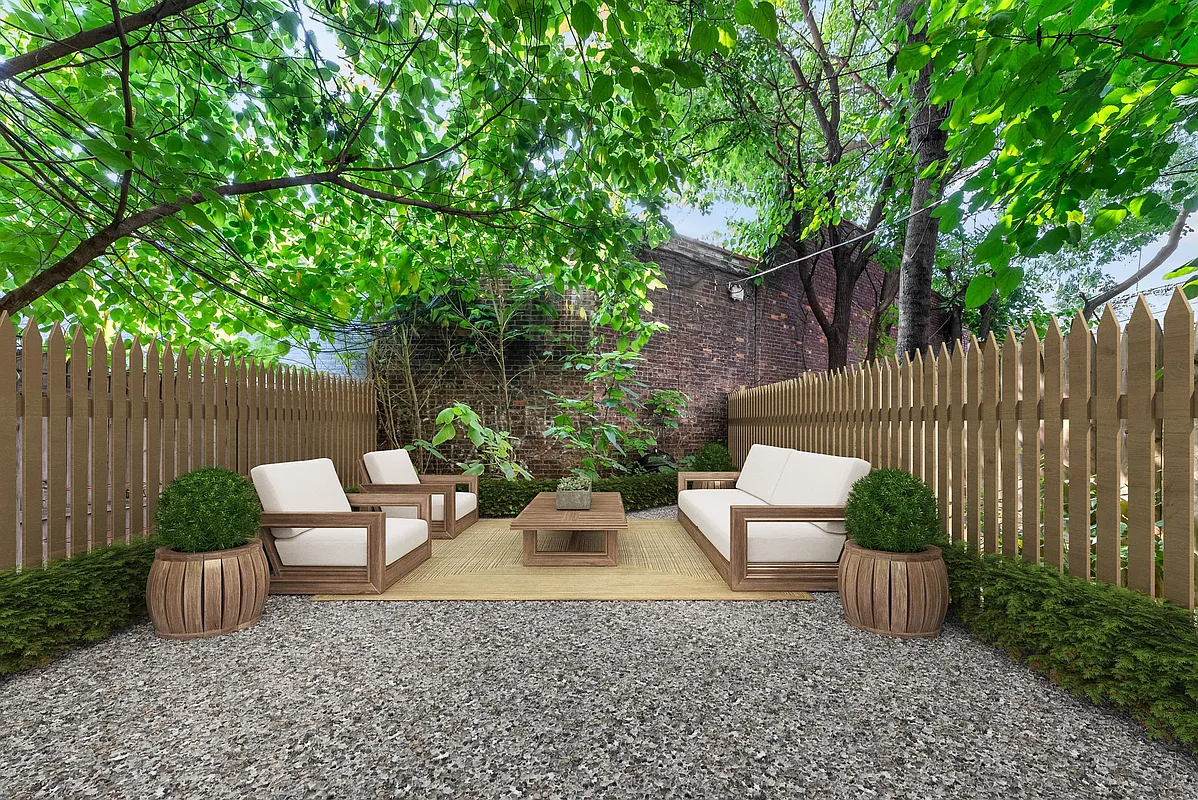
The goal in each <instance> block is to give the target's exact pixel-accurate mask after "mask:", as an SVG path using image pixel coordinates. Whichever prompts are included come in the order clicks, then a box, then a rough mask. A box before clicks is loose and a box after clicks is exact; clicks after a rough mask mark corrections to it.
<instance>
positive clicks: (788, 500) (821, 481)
mask: <svg viewBox="0 0 1198 800" xmlns="http://www.w3.org/2000/svg"><path fill="white" fill-rule="evenodd" d="M868 474H869V462H868V461H862V460H861V459H859V458H845V457H843V456H828V455H824V454H823V453H809V452H806V451H804V450H791V451H790V458H789V459H787V461H786V466H785V467H784V468H783V470H782V475H781V477H779V478H778V485H777V486H776V487H774V494H773V497H772V498H771V499H770V504H771V505H775V506H843V505H844V504H845V501H846V500H848V499H849V489H851V488H853V484H854V483H856V482H857V480H858V479H859V478H863V477H865V476H866V475H868ZM812 524H813V525H815V526H816V527H818V528H821V529H822V530H824V531H827V532H828V533H839V534H843V533H844V523H843V522H813V523H812Z"/></svg>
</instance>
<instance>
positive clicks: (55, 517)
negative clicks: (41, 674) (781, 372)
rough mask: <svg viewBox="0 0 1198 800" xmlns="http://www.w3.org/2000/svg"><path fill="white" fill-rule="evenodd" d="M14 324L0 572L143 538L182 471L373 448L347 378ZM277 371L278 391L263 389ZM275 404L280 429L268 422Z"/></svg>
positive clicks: (364, 409) (5, 338) (4, 343)
mask: <svg viewBox="0 0 1198 800" xmlns="http://www.w3.org/2000/svg"><path fill="white" fill-rule="evenodd" d="M22 322H23V323H24V324H25V327H24V329H23V330H22V331H20V332H18V331H17V329H16V326H15V325H14V324H13V322H12V321H11V320H10V318H9V317H8V316H7V315H2V314H0V454H4V456H5V457H7V458H8V459H9V464H8V465H7V466H3V465H0V569H12V568H19V569H32V568H40V567H42V566H43V565H44V564H46V563H48V562H49V561H53V560H57V559H61V558H69V557H71V556H74V555H78V554H80V553H84V552H86V551H87V550H89V549H91V548H94V547H101V546H104V545H105V544H109V543H111V542H116V541H121V542H126V541H130V540H132V539H134V538H139V537H142V536H144V535H146V534H148V533H150V532H152V530H153V527H154V513H155V510H156V505H157V499H158V495H159V493H160V491H161V490H162V488H163V487H164V486H165V485H166V484H167V483H169V482H170V481H171V480H173V479H174V478H175V477H176V476H177V475H179V474H181V473H183V472H186V471H188V470H189V469H194V468H197V467H200V466H210V465H217V466H227V467H229V468H233V469H236V470H237V471H238V472H240V473H242V474H248V472H249V469H250V468H251V467H253V466H255V465H256V464H259V463H264V461H263V458H262V457H263V456H264V455H266V454H268V453H269V454H271V455H272V456H277V457H278V459H279V460H282V459H283V458H285V457H291V458H296V457H307V458H317V457H328V458H330V459H332V460H333V461H334V463H335V464H336V465H337V469H338V473H339V474H340V475H341V478H342V480H343V481H344V482H345V485H346V486H347V487H348V486H352V485H354V484H356V483H358V482H359V476H358V475H357V466H356V465H357V458H358V456H360V455H361V454H362V453H364V452H366V451H368V450H373V449H374V448H375V446H376V436H377V417H376V412H375V408H376V406H375V405H374V394H373V392H372V391H370V390H369V389H368V387H367V386H366V382H364V381H361V380H358V379H356V378H349V377H346V376H329V375H326V374H323V373H317V372H312V371H310V370H297V369H296V368H294V367H283V366H280V365H267V364H262V363H261V362H258V361H255V360H252V359H250V360H245V359H226V358H225V357H224V356H223V355H221V354H217V353H210V352H205V351H203V350H201V349H194V350H188V349H180V350H178V351H177V352H178V358H177V360H176V359H175V356H174V352H175V351H172V349H171V347H170V346H163V347H162V348H161V350H160V349H159V345H158V343H156V342H153V341H151V342H150V343H149V345H148V346H147V347H145V348H144V349H143V347H142V344H141V343H140V341H139V340H138V339H136V338H132V339H126V338H124V337H122V336H120V335H118V336H116V337H115V338H114V339H113V340H112V342H111V346H109V344H108V343H107V342H106V341H105V338H104V336H102V335H97V336H94V337H92V338H91V341H90V344H89V338H88V336H87V335H86V332H85V331H84V330H83V329H82V328H81V327H79V326H76V327H75V329H74V331H73V332H72V334H71V337H70V345H69V350H68V345H67V338H66V335H65V331H64V330H63V329H62V328H61V327H59V326H55V327H52V328H50V330H49V335H48V336H47V337H46V338H45V340H43V335H42V332H41V329H40V328H39V327H38V325H37V324H36V321H35V320H32V319H25V320H22ZM281 376H286V377H287V381H288V382H287V384H286V393H285V396H280V395H279V394H275V393H274V392H276V391H277V390H278V387H279V386H280V385H281V384H273V385H271V386H270V388H269V389H268V388H267V386H268V384H269V383H270V380H271V379H273V378H280V377H281ZM846 390H847V384H846ZM779 397H781V395H779ZM276 401H281V402H276ZM284 405H285V406H286V407H287V408H289V409H290V412H289V416H288V417H287V419H288V420H289V421H290V423H291V424H290V425H288V426H286V427H284V426H282V425H278V426H274V425H273V424H272V423H273V422H275V421H281V418H280V417H279V416H278V414H277V411H278V409H279V408H280V407H281V406H284ZM796 408H797V405H796ZM783 429H784V426H782V425H779V426H778V427H777V428H776V432H781V431H782V430H783ZM832 433H833V426H831V425H830V426H829V428H828V434H829V436H831V435H832ZM287 454H290V455H287Z"/></svg>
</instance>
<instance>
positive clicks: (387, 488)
mask: <svg viewBox="0 0 1198 800" xmlns="http://www.w3.org/2000/svg"><path fill="white" fill-rule="evenodd" d="M358 470H359V471H360V472H361V473H362V486H361V489H362V491H364V492H403V491H405V490H408V489H413V488H415V489H416V491H417V492H427V491H429V489H426V488H421V487H440V488H439V489H432V490H431V493H432V494H439V495H441V496H442V498H444V499H443V503H444V505H443V506H442V508H443V511H444V513H442V515H441V516H442V517H444V519H442V520H439V521H436V522H432V521H430V522H429V528H428V529H429V535H430V536H431V537H432V538H434V539H452V538H454V537H455V536H457V535H458V534H459V533H461V532H462V531H464V530H466V529H467V528H469V527H470V526H471V525H473V524H474V523H476V522H478V508H479V502H480V501H481V499H482V498H480V497H479V496H478V476H477V475H418V476H416V477H418V478H419V479H420V483H418V484H416V483H371V482H370V471H369V470H368V469H366V459H364V458H362V457H361V456H359V457H358ZM463 485H464V486H466V491H468V492H472V493H473V494H474V501H475V502H474V510H473V511H471V512H470V513H469V514H467V515H466V516H464V517H462V518H461V519H456V517H457V494H456V492H457V490H458V487H459V486H463ZM392 505H395V504H394V503H392Z"/></svg>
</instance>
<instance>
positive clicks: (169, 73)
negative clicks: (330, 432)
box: [0, 0, 768, 350]
mask: <svg viewBox="0 0 1198 800" xmlns="http://www.w3.org/2000/svg"><path fill="white" fill-rule="evenodd" d="M191 5H193V4H191V3H187V4H183V3H179V4H168V6H167V7H164V9H165V11H164V14H163V17H162V19H161V20H160V21H158V22H156V23H155V25H154V28H153V29H154V35H153V36H146V35H144V34H143V35H131V36H129V37H127V41H128V47H129V50H130V53H129V55H130V58H129V60H128V62H127V63H128V64H129V68H128V70H127V71H126V70H124V69H122V61H123V60H122V59H121V58H120V57H118V55H119V53H120V51H121V48H120V46H119V44H118V41H117V36H116V34H115V33H114V32H113V30H112V29H113V28H114V26H113V24H112V22H113V19H112V16H113V9H112V7H111V5H110V4H109V3H108V2H106V0H81V2H75V3H66V2H62V0H48V1H47V2H36V3H35V2H33V0H14V2H13V3H10V4H7V5H6V10H5V11H4V12H3V14H0V74H2V75H3V79H0V94H3V95H4V98H5V102H4V103H3V104H0V106H2V110H0V117H3V123H4V125H5V128H6V129H11V130H19V131H21V137H20V143H19V144H17V143H16V141H17V140H15V139H13V138H11V137H9V138H8V139H6V140H5V142H3V143H0V250H2V251H3V252H4V254H5V257H4V258H3V259H2V260H0V295H2V294H4V293H5V292H7V291H9V290H11V289H13V288H15V287H18V286H21V285H25V284H27V282H28V281H30V280H31V279H32V278H34V277H35V276H37V275H40V274H42V273H43V272H44V271H45V270H46V269H47V268H50V267H52V266H53V265H55V264H58V263H60V262H62V263H64V264H67V265H68V266H69V265H70V264H73V263H74V262H73V261H71V260H70V259H68V261H66V262H64V261H63V259H64V258H66V257H67V256H70V255H72V254H74V255H76V256H79V261H80V262H81V263H82V264H83V265H84V268H83V270H82V271H80V272H77V273H74V274H73V275H66V276H65V277H66V278H67V280H66V281H65V282H63V283H61V284H58V285H57V286H55V287H54V288H52V289H51V290H50V291H49V292H48V293H46V294H45V295H44V296H43V297H41V299H39V300H38V301H37V302H36V303H35V304H34V307H33V308H32V309H31V311H30V313H31V314H32V315H33V316H36V317H37V318H38V319H39V320H42V319H44V320H56V319H62V318H63V317H71V318H73V319H78V320H80V321H82V322H84V323H85V324H89V325H100V324H104V325H108V326H112V327H117V328H121V329H124V330H127V331H134V332H139V333H155V334H161V335H163V336H164V337H169V338H171V339H172V340H174V341H178V342H184V343H185V342H189V341H195V340H200V341H209V340H213V339H215V340H217V341H218V342H219V343H220V344H221V345H222V346H223V347H227V348H228V349H230V350H236V349H245V348H249V347H254V346H259V347H262V346H267V345H263V344H262V343H261V342H259V343H257V344H256V345H255V343H254V342H253V340H252V339H251V336H250V335H254V334H258V333H260V334H262V335H263V336H264V337H266V339H267V341H269V340H272V339H278V338H281V337H286V336H288V335H295V334H299V335H301V337H302V338H303V339H305V340H306V339H307V334H308V331H309V330H315V331H316V332H317V334H318V335H319V336H320V337H321V338H325V339H331V338H332V337H333V335H334V334H335V333H336V332H337V331H338V330H340V329H343V328H344V327H346V326H347V325H348V324H349V323H350V322H351V321H354V322H357V321H362V320H368V321H374V320H378V319H385V318H386V316H387V314H388V312H389V310H390V308H391V307H392V305H393V304H394V302H395V300H396V299H397V298H400V297H405V296H416V297H420V298H421V299H422V300H427V299H428V298H429V297H431V296H435V295H437V294H438V293H439V292H440V291H441V290H442V289H443V288H444V287H445V286H446V285H447V284H446V281H447V280H454V279H455V276H456V275H457V271H458V270H459V268H461V269H463V270H464V271H465V273H466V274H465V275H463V276H462V277H461V283H465V282H466V281H467V280H468V277H467V276H468V273H469V265H463V264H461V263H460V255H461V253H462V251H463V243H464V242H465V241H466V240H467V239H469V238H471V237H473V238H476V239H490V240H492V241H493V242H500V241H502V242H503V243H504V244H505V245H507V246H508V247H509V248H510V251H511V252H528V253H531V254H532V255H533V257H534V260H535V261H536V263H537V264H538V266H539V267H540V269H541V270H542V272H543V275H544V277H545V279H546V280H547V281H548V282H550V283H551V284H553V285H554V286H555V287H556V288H557V289H558V290H559V291H564V290H566V289H569V290H576V291H580V292H581V291H587V292H593V293H594V294H595V295H596V296H598V297H599V298H601V302H600V307H599V309H598V310H597V317H598V319H599V324H602V325H607V326H611V327H613V328H616V329H619V330H620V332H621V333H622V334H626V335H629V336H631V337H633V338H635V337H637V336H639V335H640V330H641V323H642V320H641V319H640V316H641V313H642V311H643V310H645V309H646V308H647V307H648V303H647V299H646V296H647V293H648V292H649V291H650V289H651V286H652V284H653V283H654V281H655V280H656V275H657V272H656V269H655V268H654V267H651V266H649V265H647V264H644V263H641V262H639V261H637V260H636V259H635V258H634V257H633V254H632V251H631V250H630V245H637V244H639V243H640V242H641V241H642V233H648V234H649V236H650V238H653V237H656V236H658V235H660V231H661V228H660V224H659V221H658V220H659V217H658V212H659V211H660V208H661V207H662V205H663V200H662V196H663V194H664V193H665V192H666V191H669V190H672V189H673V188H674V187H676V186H678V185H679V183H680V182H681V181H682V179H683V176H684V174H685V172H686V167H687V165H686V162H685V160H684V157H683V155H682V154H681V153H678V152H677V147H676V146H675V144H676V139H677V138H678V137H680V136H682V135H684V130H685V126H684V125H683V124H682V120H683V117H682V116H681V115H679V114H678V113H677V112H676V111H675V109H674V104H673V103H666V102H663V100H664V99H665V98H666V97H667V96H669V97H674V96H678V95H685V94H687V93H688V92H689V89H687V88H686V87H687V86H691V87H693V86H695V85H699V84H701V83H702V82H703V70H702V68H701V67H700V65H699V64H698V62H697V61H696V60H695V58H694V57H693V56H692V54H690V53H688V52H685V51H686V39H687V35H688V31H689V27H690V26H689V23H687V24H683V22H684V21H683V20H672V19H667V18H666V17H664V16H659V17H657V18H651V10H650V9H645V8H643V7H641V6H639V5H630V4H628V3H626V2H624V0H619V2H615V3H613V4H609V5H608V6H607V7H606V11H607V12H608V13H602V12H600V11H598V10H597V8H598V6H597V4H593V3H587V2H580V3H577V4H573V6H571V4H569V3H566V4H547V3H483V4H473V3H466V4H463V3H451V2H446V0H428V1H427V2H425V1H424V0H421V1H420V2H415V3H407V4H387V5H386V9H385V11H383V6H379V5H378V4H374V3H368V2H350V0H328V1H327V2H320V3H306V4H304V6H303V8H302V11H303V13H302V14H300V13H297V10H298V9H299V8H300V7H299V6H296V5H294V4H293V3H290V2H286V1H285V0H247V1H246V2H240V3H234V4H204V6H203V7H202V8H200V9H198V10H194V9H190V6H191ZM763 5H768V4H763ZM135 6H136V4H135ZM757 9H758V7H757V6H755V13H754V22H755V24H757V25H768V20H767V15H766V14H765V13H764V9H763V8H762V9H760V10H757ZM134 10H136V8H131V9H127V10H126V11H127V13H131V12H132V11H134ZM197 19H200V20H201V21H202V23H203V24H199V25H197V24H196V20H197ZM104 26H108V30H109V32H108V33H107V34H106V35H101V36H100V39H101V43H100V44H99V45H97V46H94V47H90V48H86V49H85V50H84V51H83V52H81V53H79V54H77V55H71V56H68V57H56V58H51V59H48V60H46V61H45V62H39V63H38V64H37V67H38V68H37V69H36V70H33V69H25V70H23V71H21V72H19V73H17V74H15V76H13V74H12V73H11V72H10V70H11V69H12V67H11V64H12V63H13V62H12V61H11V60H10V59H13V58H14V57H19V56H22V55H25V54H29V53H34V52H36V51H37V50H38V49H39V48H41V47H51V46H53V45H54V44H56V43H57V42H58V41H59V40H61V39H65V38H66V37H69V36H73V35H76V34H79V33H80V32H81V31H82V32H86V31H96V30H101V31H102V30H103V28H104ZM729 32H730V33H734V31H731V30H730V31H729ZM723 33H724V31H723V30H722V29H721V38H722V35H723ZM10 78H11V79H10ZM126 83H127V85H128V89H129V91H128V93H127V96H128V98H129V101H130V102H129V107H128V108H126V107H125V106H126V104H125V102H124V97H125V96H126V93H125V92H122V91H121V88H122V86H123V84H126ZM122 198H124V200H122ZM180 199H181V200H182V201H183V202H182V203H176V202H175V201H177V200H180ZM126 201H127V202H126ZM143 212H148V213H149V216H147V215H146V214H144V213H143ZM114 219H116V220H120V219H124V220H126V225H127V226H131V227H133V230H132V231H131V232H129V233H126V232H124V231H114V232H113V233H115V236H114V237H112V238H115V241H104V239H105V238H106V237H107V235H108V233H109V231H108V230H107V229H105V230H104V234H105V236H103V237H101V238H100V239H96V240H93V241H91V242H90V243H89V237H91V236H93V234H96V233H97V231H100V230H101V229H103V228H105V226H106V225H107V224H108V223H110V222H112V221H113V220H114ZM642 226H647V230H646V229H645V228H642ZM83 245H87V246H83ZM97 251H98V253H99V255H96V252H97Z"/></svg>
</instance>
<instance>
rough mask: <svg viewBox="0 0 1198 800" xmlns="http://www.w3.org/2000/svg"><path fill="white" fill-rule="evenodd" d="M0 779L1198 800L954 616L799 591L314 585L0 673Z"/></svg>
mask: <svg viewBox="0 0 1198 800" xmlns="http://www.w3.org/2000/svg"><path fill="white" fill-rule="evenodd" d="M0 720H2V721H3V725H2V727H0V796H2V797H6V798H13V797H15V798H25V797H66V798H75V797H92V796H98V797H122V798H123V797H128V798H143V797H170V798H200V797H203V798H225V797H228V798H242V797H246V798H332V797H337V798H359V797H361V798H367V797H370V798H373V797H412V798H442V797H460V798H475V797H479V798H482V797H488V798H489V797H506V798H516V797H521V798H569V799H570V800H574V799H575V798H632V797H638V798H641V797H643V798H649V797H652V798H699V797H703V798H707V797H710V798H738V800H739V798H755V797H756V798H765V797H769V798H784V799H786V800H793V799H796V798H854V799H855V798H936V797H952V798H1003V800H1008V799H1009V798H1016V797H1019V798H1058V797H1060V798H1070V799H1071V800H1072V799H1073V798H1153V800H1157V799H1158V798H1195V797H1198V761H1196V760H1195V759H1194V758H1193V757H1191V756H1189V755H1187V754H1185V753H1183V752H1181V751H1179V750H1177V749H1174V748H1171V747H1168V746H1165V745H1161V744H1156V743H1152V742H1149V741H1147V740H1145V738H1144V737H1143V735H1142V734H1141V732H1140V731H1139V730H1138V729H1137V728H1136V727H1135V726H1134V725H1133V724H1131V723H1130V722H1128V721H1126V720H1124V719H1122V718H1120V717H1119V716H1117V715H1114V714H1109V713H1106V712H1103V711H1101V710H1098V709H1095V708H1092V707H1090V706H1088V705H1086V704H1084V703H1082V702H1080V701H1078V700H1075V699H1073V698H1072V697H1071V696H1069V695H1068V694H1066V693H1064V692H1063V691H1061V690H1059V689H1057V688H1055V687H1053V686H1052V685H1050V684H1049V683H1047V682H1045V681H1044V680H1041V679H1039V678H1037V677H1036V676H1034V675H1032V674H1030V673H1029V672H1027V671H1026V670H1024V669H1023V668H1021V667H1019V666H1017V665H1015V664H1013V663H1012V662H1011V661H1010V660H1008V659H1007V658H1006V657H1005V656H1003V655H1002V654H1000V653H998V652H995V651H993V650H991V649H989V648H987V647H985V646H982V645H980V644H978V643H977V642H975V641H972V640H971V639H970V638H969V637H968V636H967V635H966V634H965V633H964V632H963V631H961V630H959V629H954V628H950V629H949V630H947V631H946V633H945V635H943V636H942V637H940V638H937V639H932V640H923V641H909V642H903V641H896V640H890V639H884V638H881V637H877V636H872V635H869V634H865V633H861V632H858V631H854V630H852V629H850V628H848V627H847V626H846V625H845V623H844V620H843V615H842V613H841V610H840V606H839V603H838V601H837V599H836V597H835V595H822V596H820V597H819V599H818V601H817V602H815V603H803V602H794V603H789V602H776V603H716V602H712V603H703V602H685V603H665V602H658V603H598V602H594V603H592V602H587V603H582V602H575V603H369V602H353V603H315V602H311V601H309V600H306V599H303V598H272V599H271V601H270V603H269V604H268V606H267V609H266V615H265V616H264V618H263V620H262V622H261V623H260V624H259V625H258V626H257V627H255V628H252V629H250V630H248V631H244V632H241V633H236V634H232V635H230V636H225V637H222V638H217V639H208V640H202V641H196V642H168V641H162V640H158V639H156V638H155V637H154V635H153V631H152V630H151V629H150V627H149V626H148V625H140V626H137V627H135V628H132V629H130V630H128V631H126V632H123V633H121V634H118V635H117V636H114V637H112V638H110V639H108V640H106V641H104V642H101V643H99V644H97V645H95V646H93V647H91V648H88V649H85V650H79V651H76V652H74V653H72V654H71V655H69V656H67V657H66V658H63V659H62V660H60V661H58V662H57V663H55V664H53V665H51V666H50V667H48V668H46V669H42V670H39V671H36V672H32V673H26V674H23V675H19V676H16V677H13V678H11V679H8V680H7V681H4V682H3V683H0Z"/></svg>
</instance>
